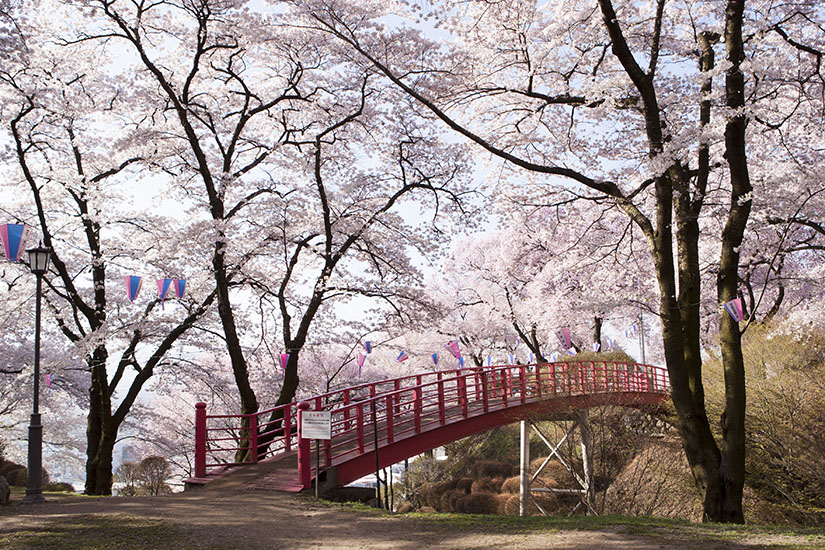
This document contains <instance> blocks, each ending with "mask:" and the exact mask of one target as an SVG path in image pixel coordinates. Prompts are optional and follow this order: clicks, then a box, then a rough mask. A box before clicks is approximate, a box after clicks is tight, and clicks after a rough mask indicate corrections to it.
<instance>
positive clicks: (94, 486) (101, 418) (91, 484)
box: [84, 346, 114, 495]
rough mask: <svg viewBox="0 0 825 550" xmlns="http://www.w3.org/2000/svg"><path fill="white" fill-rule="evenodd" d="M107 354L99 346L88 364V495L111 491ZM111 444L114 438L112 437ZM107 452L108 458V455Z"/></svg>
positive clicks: (110, 416)
mask: <svg viewBox="0 0 825 550" xmlns="http://www.w3.org/2000/svg"><path fill="white" fill-rule="evenodd" d="M108 357H109V354H108V352H107V350H106V348H105V347H103V346H98V347H97V348H96V349H95V350H94V352H93V353H92V357H91V360H90V361H89V367H90V371H91V383H90V385H89V414H88V416H87V424H86V485H85V489H84V492H85V493H86V494H87V495H110V494H112V449H111V448H110V449H109V450H108V452H107V450H106V449H105V446H106V443H107V440H108V439H112V440H113V439H114V438H112V437H111V434H109V436H108V437H107V432H109V431H110V429H111V428H110V425H111V418H112V403H111V399H110V395H109V384H108V378H107V374H106V360H107V359H108ZM112 447H114V442H113V441H112ZM107 456H108V460H107V458H106V457H107Z"/></svg>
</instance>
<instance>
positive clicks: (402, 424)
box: [187, 361, 669, 491]
mask: <svg viewBox="0 0 825 550" xmlns="http://www.w3.org/2000/svg"><path fill="white" fill-rule="evenodd" d="M668 388H669V383H668V377H667V371H666V370H665V369H663V368H661V367H655V366H651V365H642V364H638V363H620V362H611V361H579V362H564V363H540V364H535V365H507V366H494V367H486V368H465V369H463V370H457V371H442V372H426V373H421V374H416V375H412V376H405V377H401V378H395V379H392V380H382V381H379V382H370V383H368V384H362V385H360V386H355V387H350V388H345V389H342V390H337V391H334V392H330V393H326V394H323V395H319V396H316V397H312V398H309V399H307V400H305V401H302V402H295V403H289V404H287V405H282V406H280V407H276V408H273V409H268V410H265V411H260V412H257V413H254V414H247V415H210V414H207V411H206V404H205V403H198V404H197V405H196V407H197V409H196V415H195V477H194V478H190V479H189V480H187V486H198V485H202V484H204V483H206V482H208V481H210V480H211V479H214V478H216V477H220V476H221V475H222V474H223V473H225V472H226V471H228V470H229V469H230V468H232V467H234V466H239V465H241V464H249V463H262V464H263V463H267V464H274V465H276V466H275V467H269V468H266V469H263V470H261V472H268V473H266V474H263V473H261V474H254V475H269V476H270V477H271V478H272V479H271V480H270V483H268V484H267V485H268V486H270V487H273V488H279V489H284V490H294V491H299V490H301V489H308V488H309V487H310V483H311V481H312V479H313V478H314V477H315V476H316V475H317V473H318V472H320V473H321V477H320V479H321V481H322V482H323V483H324V484H325V485H326V487H327V488H332V487H335V486H341V485H345V484H347V483H350V482H352V481H354V480H356V479H358V478H360V477H363V476H365V475H367V474H369V473H370V472H374V471H375V470H376V468H384V467H387V466H390V465H392V464H395V463H397V462H399V461H402V460H404V459H406V458H409V457H412V456H415V455H418V454H421V453H423V452H425V451H428V450H430V449H434V448H435V447H439V446H442V445H444V444H446V443H449V442H451V441H455V440H457V439H460V438H463V437H466V436H468V435H471V434H474V433H478V432H482V431H486V430H489V429H491V428H494V427H497V426H501V425H504V424H509V423H511V422H514V421H517V420H522V419H564V418H569V417H570V415H571V414H572V413H573V412H574V411H576V410H579V409H585V408H589V407H593V406H599V405H621V406H626V407H636V408H646V407H653V408H658V406H659V405H660V404H661V403H662V401H663V400H664V399H666V398H667V392H668ZM304 410H312V411H321V410H323V411H329V412H330V417H331V436H332V439H330V440H322V441H321V445H320V449H319V454H318V455H317V456H316V455H315V454H313V453H312V451H311V449H310V441H309V440H307V439H302V438H301V437H300V434H299V430H298V426H299V425H300V424H299V416H300V415H301V414H302V411H304ZM376 449H377V453H376ZM376 454H377V456H376ZM296 455H297V460H296ZM316 463H317V464H318V467H319V469H318V470H317V471H316V466H315V465H316ZM273 472H274V473H273Z"/></svg>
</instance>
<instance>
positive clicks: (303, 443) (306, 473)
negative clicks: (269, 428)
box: [298, 401, 312, 489]
mask: <svg viewBox="0 0 825 550" xmlns="http://www.w3.org/2000/svg"><path fill="white" fill-rule="evenodd" d="M309 406H310V405H309V403H307V402H306V401H301V402H300V403H298V479H299V481H300V483H301V487H303V488H304V489H309V488H310V485H311V484H312V457H311V451H310V440H309V439H304V436H303V434H302V433H301V420H302V417H303V414H304V411H308V410H309Z"/></svg>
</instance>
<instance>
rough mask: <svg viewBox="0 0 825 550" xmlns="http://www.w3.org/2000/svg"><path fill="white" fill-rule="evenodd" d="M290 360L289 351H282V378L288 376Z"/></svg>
mask: <svg viewBox="0 0 825 550" xmlns="http://www.w3.org/2000/svg"><path fill="white" fill-rule="evenodd" d="M288 361H289V354H288V353H282V354H281V370H282V374H281V378H286V364H287V362H288Z"/></svg>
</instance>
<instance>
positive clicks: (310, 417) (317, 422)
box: [300, 411, 332, 498]
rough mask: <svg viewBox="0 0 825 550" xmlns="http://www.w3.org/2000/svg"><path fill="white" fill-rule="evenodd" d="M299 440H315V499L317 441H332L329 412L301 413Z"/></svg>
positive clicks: (316, 491)
mask: <svg viewBox="0 0 825 550" xmlns="http://www.w3.org/2000/svg"><path fill="white" fill-rule="evenodd" d="M300 430H301V438H302V439H314V440H315V498H318V482H319V478H320V477H321V476H320V474H321V450H320V448H319V446H320V445H319V440H321V439H332V415H331V414H330V412H329V411H301V427H300Z"/></svg>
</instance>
